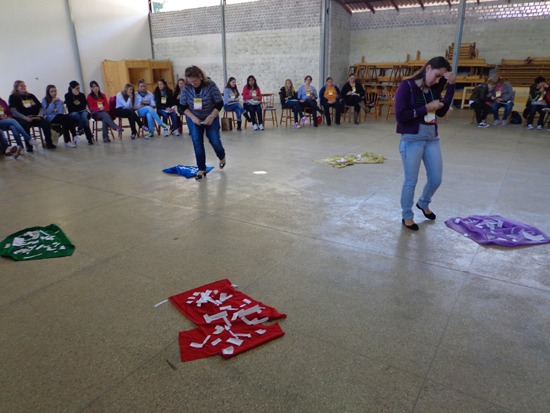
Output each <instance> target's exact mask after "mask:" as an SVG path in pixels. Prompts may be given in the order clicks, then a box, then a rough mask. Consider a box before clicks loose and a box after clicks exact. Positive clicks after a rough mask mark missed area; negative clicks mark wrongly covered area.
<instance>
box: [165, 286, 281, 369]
mask: <svg viewBox="0 0 550 413" xmlns="http://www.w3.org/2000/svg"><path fill="white" fill-rule="evenodd" d="M169 299H170V301H171V302H172V303H173V304H174V305H175V306H176V307H177V308H178V310H180V311H181V312H182V313H183V314H184V315H185V316H186V317H187V318H189V319H190V320H191V321H193V322H194V323H195V324H197V326H198V327H197V328H195V329H194V330H188V331H182V332H180V334H179V344H180V357H181V361H183V362H185V361H192V360H197V359H199V358H203V357H209V356H212V355H214V354H220V355H222V356H223V357H225V358H231V357H233V356H236V355H238V354H240V353H243V352H245V351H247V350H250V349H252V348H254V347H258V346H260V345H262V344H265V343H267V342H268V341H271V340H274V339H276V338H278V337H281V336H283V335H284V332H283V330H282V329H281V327H280V326H279V324H277V323H275V324H268V325H266V324H264V323H266V322H268V321H271V320H276V319H281V318H286V314H281V313H279V312H278V311H277V310H276V309H275V308H273V307H270V306H268V305H265V304H264V303H262V302H260V301H257V300H255V299H253V298H252V297H250V296H248V295H246V294H244V293H242V292H240V291H239V290H237V289H236V288H235V286H233V285H232V284H231V281H229V280H228V279H224V280H219V281H216V282H213V283H210V284H206V285H203V286H201V287H198V288H193V289H192V290H189V291H185V292H183V293H180V294H177V295H173V296H171V297H169Z"/></svg>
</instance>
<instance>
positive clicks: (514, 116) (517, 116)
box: [510, 110, 523, 125]
mask: <svg viewBox="0 0 550 413" xmlns="http://www.w3.org/2000/svg"><path fill="white" fill-rule="evenodd" d="M510 123H512V124H514V125H521V124H522V123H523V119H521V115H520V114H519V112H518V111H515V110H514V111H512V118H511V120H510Z"/></svg>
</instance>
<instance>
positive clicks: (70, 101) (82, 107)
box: [65, 80, 94, 145]
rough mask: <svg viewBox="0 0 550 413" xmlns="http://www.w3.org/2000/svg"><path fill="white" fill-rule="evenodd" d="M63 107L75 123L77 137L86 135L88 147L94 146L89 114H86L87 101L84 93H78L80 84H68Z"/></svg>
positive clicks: (73, 82)
mask: <svg viewBox="0 0 550 413" xmlns="http://www.w3.org/2000/svg"><path fill="white" fill-rule="evenodd" d="M65 105H67V111H68V112H69V117H70V118H71V119H73V120H74V121H76V122H77V124H78V132H77V135H82V133H85V134H86V139H87V140H88V145H93V144H94V135H93V134H92V130H91V129H90V118H91V117H92V115H90V112H88V110H87V108H88V101H87V99H86V96H85V95H84V93H82V92H81V91H80V83H78V82H77V81H76V80H73V81H72V82H71V83H69V88H68V91H67V93H65Z"/></svg>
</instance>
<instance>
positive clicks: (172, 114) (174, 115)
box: [157, 109, 178, 132]
mask: <svg viewBox="0 0 550 413" xmlns="http://www.w3.org/2000/svg"><path fill="white" fill-rule="evenodd" d="M157 113H158V114H159V116H162V121H163V122H164V123H165V124H167V125H168V118H170V120H171V121H172V132H174V131H175V130H177V129H178V112H176V111H174V112H167V111H166V110H165V109H157Z"/></svg>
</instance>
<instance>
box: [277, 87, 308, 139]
mask: <svg viewBox="0 0 550 413" xmlns="http://www.w3.org/2000/svg"><path fill="white" fill-rule="evenodd" d="M279 98H280V99H281V106H282V108H283V109H287V108H288V109H292V112H293V113H294V124H295V125H296V129H300V122H301V123H302V124H303V125H305V124H306V123H307V118H306V117H305V116H304V112H303V111H302V106H301V105H300V101H299V100H298V94H297V93H296V90H294V86H293V85H292V80H290V79H287V80H285V85H284V86H283V87H282V88H281V90H279Z"/></svg>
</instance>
